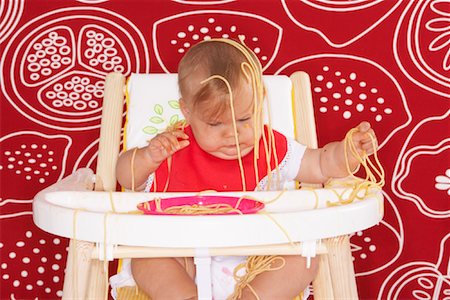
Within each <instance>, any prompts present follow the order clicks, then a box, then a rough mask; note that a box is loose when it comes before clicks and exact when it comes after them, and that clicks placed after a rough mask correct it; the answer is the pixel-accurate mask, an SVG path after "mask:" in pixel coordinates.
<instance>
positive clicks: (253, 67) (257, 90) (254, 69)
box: [214, 36, 270, 187]
mask: <svg viewBox="0 0 450 300" xmlns="http://www.w3.org/2000/svg"><path fill="white" fill-rule="evenodd" d="M239 40H240V42H241V43H237V42H235V41H233V40H228V39H215V40H214V41H219V42H224V43H227V44H230V45H232V46H234V47H235V48H237V49H238V50H239V51H240V52H241V53H242V54H243V55H244V56H245V58H246V59H247V61H248V62H244V63H242V64H241V69H242V71H243V73H244V75H245V76H246V77H247V79H248V78H250V76H249V74H248V73H246V72H245V68H244V67H247V68H248V69H249V70H250V73H251V75H252V79H253V80H252V89H253V98H254V130H255V142H254V147H255V148H254V166H255V168H254V169H255V180H256V181H257V183H258V179H259V173H258V167H257V159H258V158H259V142H258V133H259V130H260V128H259V127H261V128H262V123H261V122H259V119H260V116H261V111H262V105H259V102H260V101H259V99H261V101H262V100H263V99H264V91H263V85H262V83H261V82H262V79H261V77H260V76H256V73H257V74H262V66H261V63H260V62H259V60H258V59H255V58H254V57H253V56H252V55H251V50H250V49H249V48H248V47H247V46H246V45H245V43H244V39H243V36H239ZM265 150H266V154H267V148H265ZM269 176H270V173H269ZM269 185H270V179H269ZM256 186H257V187H258V184H256Z"/></svg>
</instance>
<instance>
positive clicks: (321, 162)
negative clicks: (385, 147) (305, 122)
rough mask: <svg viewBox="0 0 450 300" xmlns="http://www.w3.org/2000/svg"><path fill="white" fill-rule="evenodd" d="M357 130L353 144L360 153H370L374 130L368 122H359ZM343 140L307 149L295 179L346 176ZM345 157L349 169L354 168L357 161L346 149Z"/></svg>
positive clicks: (312, 180) (372, 150) (323, 179)
mask: <svg viewBox="0 0 450 300" xmlns="http://www.w3.org/2000/svg"><path fill="white" fill-rule="evenodd" d="M356 129H357V131H356V132H355V133H354V134H353V136H352V141H353V144H354V145H355V147H356V150H357V151H358V153H359V154H360V155H361V154H362V153H363V152H365V153H367V154H368V155H370V154H372V153H373V152H374V151H375V150H376V149H374V145H373V143H372V139H371V137H370V136H372V137H373V139H374V141H375V147H376V146H377V139H376V136H375V132H374V131H373V129H372V128H370V124H369V123H368V122H361V123H360V124H359V125H358V126H357V127H356ZM344 145H345V141H344V140H342V141H340V142H331V143H329V144H326V145H325V146H324V147H323V148H319V149H307V150H306V151H305V154H304V156H303V159H302V163H301V165H300V170H299V172H298V174H297V178H296V180H298V181H300V182H309V183H325V182H327V180H328V179H330V178H339V177H347V176H349V175H350V174H349V173H348V170H347V166H346V158H345V146H344ZM347 157H348V160H349V167H350V170H352V171H353V170H355V169H356V168H357V167H358V165H359V161H358V160H357V159H356V158H355V157H354V156H353V154H352V153H351V152H350V150H349V149H347Z"/></svg>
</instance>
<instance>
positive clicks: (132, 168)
mask: <svg viewBox="0 0 450 300" xmlns="http://www.w3.org/2000/svg"><path fill="white" fill-rule="evenodd" d="M137 150H138V148H137V147H136V148H134V150H133V154H132V155H131V191H132V192H134V191H135V182H134V160H135V158H136V152H137Z"/></svg>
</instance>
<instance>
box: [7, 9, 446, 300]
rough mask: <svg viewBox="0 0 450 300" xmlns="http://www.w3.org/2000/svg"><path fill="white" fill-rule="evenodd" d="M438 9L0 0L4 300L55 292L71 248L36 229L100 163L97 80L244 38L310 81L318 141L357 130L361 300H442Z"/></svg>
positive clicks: (441, 32) (442, 83) (274, 67)
mask: <svg viewBox="0 0 450 300" xmlns="http://www.w3.org/2000/svg"><path fill="white" fill-rule="evenodd" d="M449 16H450V1H449V0H420V1H419V0H417V1H396V0H386V1H380V0H347V1H344V0H329V1H325V0H272V1H269V0H265V1H256V0H254V1H249V0H210V1H208V0H196V1H194V0H166V1H162V0H160V1H144V0H141V1H136V0H129V1H125V0H123V1H119V0H58V1H56V0H54V1H38V0H27V1H24V0H2V1H1V5H0V46H1V48H0V49H1V52H0V55H1V63H0V68H1V75H0V76H1V136H0V147H1V164H0V179H1V192H0V226H1V227H0V228H1V231H0V233H1V235H0V251H1V252H0V253H1V268H0V274H1V278H0V286H1V292H0V298H1V299H55V298H59V297H61V295H62V286H63V275H64V267H65V259H66V253H67V252H66V250H67V245H68V241H67V240H66V239H64V238H59V237H56V236H52V235H50V234H47V233H45V232H43V231H41V230H40V229H38V228H36V227H35V226H34V225H33V222H32V212H31V200H29V199H32V198H33V196H34V195H35V194H36V193H37V192H38V191H40V190H41V189H43V188H44V187H46V186H48V185H50V184H52V183H54V182H56V181H57V180H60V179H61V178H63V177H64V176H67V175H69V174H70V173H72V172H73V171H74V170H76V169H78V168H80V167H94V166H95V163H96V156H97V148H98V136H99V123H100V116H101V106H102V97H103V88H104V78H105V74H107V73H108V72H111V71H117V72H122V73H124V74H126V75H129V74H130V73H131V72H176V66H177V63H178V61H179V59H180V58H181V56H182V55H183V54H184V53H185V52H186V50H187V49H188V48H189V47H190V46H191V45H193V44H195V43H196V42H198V41H200V40H203V39H207V38H210V37H231V38H236V37H237V36H238V35H244V36H245V42H246V43H247V45H248V46H250V47H251V48H252V49H253V50H254V52H255V53H256V54H257V56H258V57H259V58H260V60H261V62H262V64H263V67H264V70H265V72H266V74H291V73H292V72H294V71H296V70H305V71H307V72H308V73H309V74H310V76H311V80H312V89H313V97H314V105H315V115H316V118H317V127H318V135H319V143H320V145H323V144H325V143H327V142H329V141H331V140H336V139H342V138H343V137H344V134H345V132H346V131H347V130H348V129H349V128H351V127H353V126H355V125H356V124H358V122H360V121H362V120H368V121H370V122H371V124H372V126H373V127H374V129H375V130H376V132H377V134H378V138H379V142H380V151H379V155H380V158H381V160H382V163H383V165H384V167H385V169H386V176H387V185H386V187H385V188H384V192H383V194H384V196H385V217H384V219H383V221H382V222H381V223H380V224H379V225H378V226H376V227H374V228H372V229H369V230H367V231H364V232H357V233H355V234H354V235H353V237H352V239H351V242H352V247H353V257H354V263H355V268H356V272H357V282H358V289H359V293H360V297H361V299H449V298H450V274H449V270H450V269H449V250H450V234H449V228H450V226H449V215H450V213H449V212H450V206H449V203H450V202H449V196H450V166H449V161H450V160H449V148H450V130H449V129H450V126H449V122H448V119H449V114H450V107H449V104H448V103H449V98H450V94H449V91H450V76H449V75H450V73H449V72H450V71H449V70H450V40H449V36H450V18H449Z"/></svg>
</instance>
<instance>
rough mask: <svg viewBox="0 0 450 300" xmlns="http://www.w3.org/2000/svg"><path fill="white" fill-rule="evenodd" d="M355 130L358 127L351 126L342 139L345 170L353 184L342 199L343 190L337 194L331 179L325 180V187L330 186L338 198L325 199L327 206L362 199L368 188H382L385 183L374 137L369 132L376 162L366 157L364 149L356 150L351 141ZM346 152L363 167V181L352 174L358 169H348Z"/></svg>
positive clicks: (348, 163)
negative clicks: (335, 200)
mask: <svg viewBox="0 0 450 300" xmlns="http://www.w3.org/2000/svg"><path fill="white" fill-rule="evenodd" d="M357 131H358V129H356V128H352V129H351V130H349V132H348V133H347V135H346V136H345V140H344V157H345V165H346V169H347V172H348V173H349V176H350V177H351V178H352V179H353V180H354V182H355V183H354V184H352V181H350V185H353V186H351V188H352V191H351V192H350V195H349V196H348V198H347V199H344V198H343V195H344V193H345V190H344V192H343V193H342V194H339V193H337V192H336V191H335V190H334V189H333V188H332V181H330V182H327V184H326V185H325V187H326V188H331V190H332V191H333V192H334V193H335V195H336V196H337V198H338V201H337V202H331V201H327V206H336V205H344V204H349V203H352V202H353V201H354V200H355V199H362V198H364V197H366V196H367V195H368V194H369V189H370V188H372V187H377V188H382V187H383V185H384V183H385V181H384V176H385V173H384V169H383V167H382V166H381V163H380V161H379V159H378V155H377V150H376V142H375V138H374V137H373V136H372V135H371V134H369V137H370V139H371V143H372V146H373V149H374V153H373V155H374V159H375V163H376V164H374V163H373V162H372V161H371V159H370V158H369V157H368V155H367V154H366V153H365V151H364V152H363V153H362V154H360V153H359V152H358V150H357V149H356V146H355V145H354V143H353V139H352V136H353V134H354V133H355V132H357ZM348 152H350V153H351V155H352V156H353V157H354V158H355V159H356V160H357V161H358V162H359V165H360V166H362V167H363V168H364V171H365V173H366V176H365V179H364V180H363V181H360V180H359V179H358V177H356V176H354V174H355V173H356V172H357V170H358V169H357V170H356V171H353V172H352V171H351V170H350V162H349V156H348ZM374 173H375V174H376V175H378V177H379V180H377V176H376V175H375V174H374ZM361 191H363V196H360V194H361Z"/></svg>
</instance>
